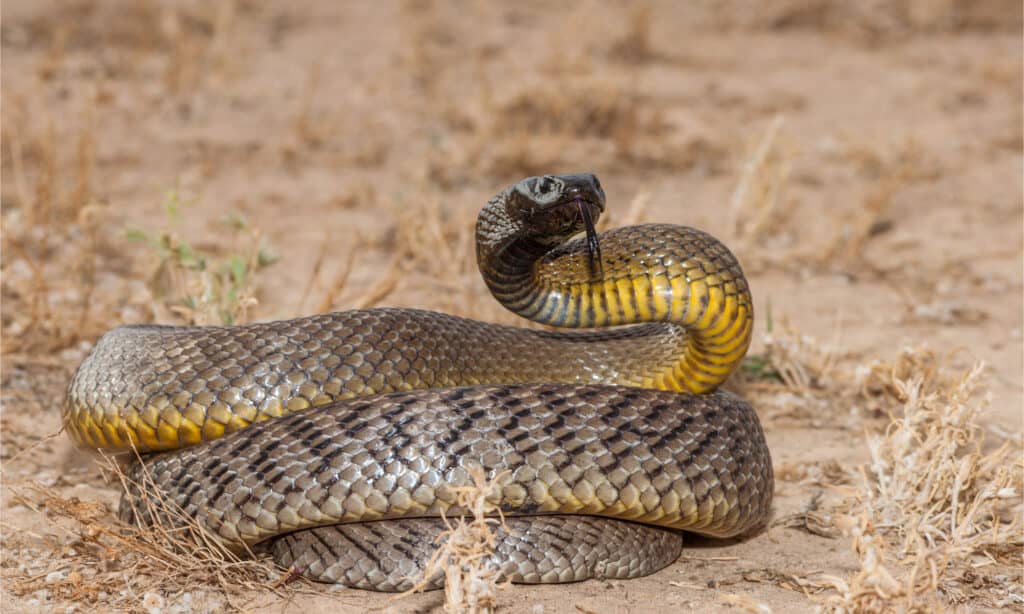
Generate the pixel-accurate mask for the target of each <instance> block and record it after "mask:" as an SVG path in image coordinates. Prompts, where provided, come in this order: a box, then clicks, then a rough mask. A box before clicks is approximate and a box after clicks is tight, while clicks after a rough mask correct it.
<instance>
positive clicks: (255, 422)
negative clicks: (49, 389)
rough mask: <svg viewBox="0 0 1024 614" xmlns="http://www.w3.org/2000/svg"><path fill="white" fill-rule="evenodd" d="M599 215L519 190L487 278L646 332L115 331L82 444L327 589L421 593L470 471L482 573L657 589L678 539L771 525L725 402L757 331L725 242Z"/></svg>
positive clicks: (494, 240)
mask: <svg viewBox="0 0 1024 614" xmlns="http://www.w3.org/2000/svg"><path fill="white" fill-rule="evenodd" d="M603 209H604V193H603V191H602V190H601V187H600V184H599V183H598V182H597V179H596V177H594V176H593V175H560V176H542V177H531V178H527V179H524V180H522V181H520V182H519V183H517V184H515V185H513V186H511V187H509V188H507V189H506V190H504V191H503V192H501V193H500V194H498V195H497V196H496V197H495V198H493V199H491V201H490V202H488V204H487V205H486V207H485V208H484V209H483V211H482V212H481V214H480V217H479V220H478V223H477V246H478V247H477V257H478V263H479V265H480V270H481V272H482V274H483V276H484V279H485V281H486V283H487V285H488V287H489V288H490V289H491V292H492V293H493V294H494V296H495V297H496V298H497V299H498V300H499V301H501V302H502V303H503V304H504V305H505V306H507V307H508V308H510V309H512V310H513V311H515V312H516V313H519V314H521V315H523V316H525V317H528V318H531V319H533V320H534V321H537V322H542V323H546V324H553V325H556V326H563V327H588V328H589V327H605V326H618V325H624V324H635V325H634V326H626V327H619V328H613V329H605V330H599V331H580V332H572V333H570V332H552V331H540V330H528V329H519V328H514V327H507V326H499V325H493V324H487V323H483V322H478V321H474V320H467V319H463V318H457V317H454V316H449V315H444V314H439V313H434V312H428V311H419V310H413V309H371V310H361V311H350V312H342V313H333V314H327V315H318V316H312V317H307V318H301V319H296V320H289V321H279V322H270V323H261V324H250V325H245V326H237V327H203V328H196V327H165V326H127V327H121V328H117V329H114V330H113V331H111V332H109V333H107V334H106V335H105V336H104V337H103V338H102V339H101V340H100V341H99V342H98V344H97V345H96V348H95V349H94V350H93V352H92V354H90V356H89V357H88V358H86V360H85V361H84V362H83V363H82V365H81V366H80V367H79V369H78V370H77V371H76V373H75V375H74V377H73V379H72V381H71V384H70V387H69V390H68V395H67V399H66V402H65V408H64V413H65V423H66V425H67V428H68V430H69V432H70V434H71V436H72V437H73V438H74V439H75V440H76V441H77V442H78V443H79V444H81V445H83V446H90V447H98V448H104V449H110V450H117V451H124V450H130V449H132V448H135V449H137V450H139V451H140V452H146V453H150V452H152V453H154V454H146V455H145V456H144V457H143V463H137V464H136V465H135V466H134V468H133V474H134V475H135V477H136V478H140V479H138V480H137V481H138V482H140V483H141V482H143V480H141V476H142V475H143V474H145V475H146V477H147V480H146V481H145V483H146V484H147V485H148V487H149V488H156V489H158V490H159V491H160V494H161V496H162V498H163V499H165V500H167V501H170V502H172V503H173V504H175V505H176V506H178V507H180V509H181V510H182V511H183V512H184V513H185V514H187V515H188V516H190V517H192V518H193V519H194V520H195V521H197V522H199V523H200V524H201V525H203V526H204V527H205V528H207V529H208V530H209V531H210V532H212V533H214V534H216V535H218V536H219V537H220V538H222V539H223V540H224V541H225V543H227V544H229V545H230V546H232V547H234V548H236V549H238V550H244V549H246V548H248V547H249V546H253V545H256V544H263V543H268V544H269V549H270V550H271V551H272V552H273V554H274V556H275V558H276V559H277V560H278V562H279V563H281V564H282V565H284V566H292V567H293V568H295V569H299V570H302V571H303V572H304V573H305V574H306V575H307V576H309V577H311V578H313V579H317V580H322V581H330V582H338V583H342V584H346V585H349V586H356V587H360V588H369V589H374V590H404V589H405V588H408V586H410V580H409V578H410V577H411V576H415V575H416V573H417V571H418V570H419V569H420V568H421V567H422V565H423V564H424V562H425V561H426V559H427V558H429V556H430V553H431V550H432V549H433V548H434V547H436V546H434V545H432V541H433V540H432V538H433V536H434V535H436V534H437V533H438V532H439V531H440V530H441V529H442V528H443V524H442V523H441V521H440V520H439V519H438V518H437V517H438V516H439V515H440V514H442V513H445V514H448V515H452V514H458V513H460V512H463V511H465V510H459V509H457V508H456V507H454V495H453V492H452V487H456V486H463V485H468V484H469V483H470V482H471V480H470V468H472V467H474V466H478V467H482V468H483V469H484V470H485V471H486V472H487V474H488V475H489V476H492V477H493V476H496V475H502V476H503V478H502V480H503V481H502V482H501V488H500V491H501V492H500V497H498V498H496V499H495V502H496V503H497V504H498V507H499V508H500V509H501V510H503V511H504V512H505V513H507V514H509V515H510V517H509V519H508V524H507V525H506V526H507V530H506V528H501V529H499V536H498V537H499V539H498V543H497V546H496V552H495V554H494V555H493V557H492V560H493V562H494V564H495V565H497V566H499V567H500V569H501V570H502V573H503V574H504V575H505V577H507V578H509V579H512V580H513V581H522V582H557V581H567V580H580V579H585V578H588V577H595V576H598V577H634V576H638V575H644V574H646V573H651V572H652V571H655V570H657V569H659V568H661V567H663V566H665V565H667V564H669V563H671V562H672V561H673V560H675V558H677V556H678V554H679V548H680V547H681V543H682V541H681V537H680V534H679V532H678V530H680V529H681V530H687V531H693V532H697V533H701V534H705V535H710V536H717V537H728V536H733V535H738V534H741V533H744V532H746V531H748V530H749V529H751V528H753V527H755V526H757V525H759V524H761V523H762V522H763V521H764V520H765V518H766V516H767V513H768V509H769V506H770V503H771V496H772V488H773V479H772V469H771V459H770V456H769V453H768V448H767V445H766V443H765V440H764V436H763V433H762V431H761V426H760V423H759V422H758V419H757V416H756V414H755V413H754V412H753V410H752V409H751V408H750V407H749V405H747V404H746V403H745V402H744V401H742V400H741V399H739V398H738V397H736V396H734V395H732V394H729V393H725V392H715V391H714V390H715V388H716V387H717V386H718V385H719V384H720V383H721V382H722V381H723V380H724V379H725V378H726V377H727V376H728V375H729V373H730V372H731V371H732V370H733V369H734V368H735V367H736V365H737V364H738V363H739V361H740V360H741V359H742V357H743V355H744V353H745V352H746V349H747V347H748V345H749V342H750V336H751V326H752V321H753V313H752V307H751V299H750V294H749V291H748V288H747V283H746V280H745V278H744V277H743V274H742V271H741V270H740V267H739V264H738V263H737V262H736V259H735V258H734V257H733V255H732V254H731V253H730V252H729V251H728V250H727V249H726V248H725V247H724V246H723V245H722V244H721V243H719V242H718V241H717V240H715V239H714V238H712V237H710V236H709V235H707V234H705V233H703V232H700V231H697V230H694V229H691V228H687V227H682V226H671V225H644V226H631V227H627V228H620V229H616V230H611V231H607V232H605V233H603V234H601V235H600V236H598V235H596V233H594V231H593V223H594V221H595V220H596V219H597V217H598V216H599V215H600V214H601V212H602V211H603ZM582 230H586V231H587V237H586V239H585V240H574V241H572V240H569V239H570V238H571V237H572V236H573V235H575V234H578V233H579V232H581V231H582ZM652 389H657V390H652ZM179 448H183V449H179ZM141 496H142V493H141V492H139V490H138V487H130V488H129V491H128V492H127V493H126V495H125V497H124V498H123V499H122V504H121V514H122V516H123V517H125V518H129V519H130V518H133V517H135V518H136V520H140V521H145V520H147V518H144V517H143V516H145V515H144V514H141V513H140V512H139V509H140V505H139V498H140V497H141ZM150 520H151V519H150ZM438 581H439V580H438V579H436V578H435V579H434V583H435V584H436V583H437V582H438Z"/></svg>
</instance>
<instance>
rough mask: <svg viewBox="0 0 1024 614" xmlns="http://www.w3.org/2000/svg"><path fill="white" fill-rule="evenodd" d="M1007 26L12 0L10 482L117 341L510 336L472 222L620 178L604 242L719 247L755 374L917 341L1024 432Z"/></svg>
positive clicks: (754, 14) (791, 14)
mask: <svg viewBox="0 0 1024 614" xmlns="http://www.w3.org/2000/svg"><path fill="white" fill-rule="evenodd" d="M1021 10H1022V8H1021V3H1020V2H1019V1H1017V0H977V1H969V0H892V1H888V2H885V1H874V0H872V1H869V2H844V1H841V0H802V1H797V0H780V1H775V2H758V1H754V0H724V1H710V0H698V1H693V2H671V1H656V0H652V1H644V2H613V1H608V2H597V1H580V2H556V3H551V2H539V1H533V0H525V1H522V2H516V3H492V2H483V1H469V0H467V1H464V2H441V1H430V0H406V1H401V2H380V3H355V2H352V3H342V2H327V1H324V2H315V1H307V2H295V3H264V2H253V1H249V0H207V1H181V2H157V1H154V0H141V1H138V2H127V1H126V2H102V1H85V0H62V1H17V0H7V1H6V2H4V3H3V19H2V22H3V23H2V31H0V33H2V53H3V84H2V148H0V156H2V173H3V182H2V191H0V198H2V202H0V204H2V216H3V217H2V224H3V239H2V240H3V245H2V249H3V258H2V300H3V311H2V333H3V348H2V351H3V360H4V363H3V365H4V375H3V384H4V387H5V389H6V390H5V393H4V394H5V397H4V398H5V404H6V405H7V409H5V411H6V412H7V413H6V414H5V415H4V420H5V425H4V434H3V437H4V443H5V446H6V449H7V450H8V452H7V454H8V456H5V458H9V455H10V454H13V453H14V452H16V451H18V450H21V449H24V448H26V447H28V446H30V445H33V442H36V441H38V440H39V438H40V437H41V435H42V434H43V433H40V432H39V431H40V428H39V425H40V424H44V425H47V426H50V427H53V428H52V429H50V430H46V432H51V431H53V430H57V429H58V428H59V420H58V419H57V417H56V416H57V414H56V408H57V407H59V403H60V398H61V395H62V394H63V389H64V386H65V385H66V382H67V379H68V377H69V376H70V373H71V371H72V370H73V368H74V367H75V365H76V364H77V363H78V362H79V361H80V360H81V359H82V358H83V357H84V356H85V354H86V353H87V352H88V350H89V349H90V348H91V346H92V344H93V343H94V341H95V339H96V338H97V337H98V336H99V335H100V334H102V333H103V332H104V331H105V330H107V329H109V328H111V327H113V326H115V325H118V324H122V323H136V322H160V323H181V324H221V323H239V322H243V321H247V320H253V319H272V318H285V317H294V316H298V315H304V314H310V313H317V312H325V311H329V310H336V309H349V308H354V307H367V306H371V305H400V306H416V307H421V308H431V309H438V310H443V311H447V312H451V313H457V314H461V315H466V316H470V317H477V318H483V319H488V320H493V321H502V322H506V323H515V322H516V319H515V318H514V317H513V316H511V315H508V314H505V313H503V312H502V311H501V308H500V307H498V306H496V305H494V304H493V301H492V299H491V298H490V297H489V295H488V294H487V291H486V288H485V287H484V286H483V283H482V282H481V281H480V280H479V279H478V274H477V272H476V269H475V261H474V253H473V247H472V229H473V223H474V219H475V215H476V212H477V211H478V210H479V208H480V207H481V206H482V204H483V203H484V202H486V200H487V199H488V198H489V197H490V196H492V195H493V194H495V193H497V192H498V191H499V190H501V189H502V188H504V187H505V186H507V185H508V184H510V183H513V182H515V181H517V180H518V179H520V178H522V177H524V176H527V175H531V174H538V173H558V172H573V171H588V172H593V173H596V174H597V175H598V176H599V177H600V178H601V181H602V183H603V185H604V186H605V189H606V191H607V194H608V213H607V215H606V219H604V220H602V224H603V225H605V226H608V225H619V224H628V223H636V222H668V223H678V224H687V225H691V226H696V227H700V228H703V229H705V230H708V231H710V232H711V233H712V234H715V235H716V236H718V237H719V238H721V239H722V240H724V241H725V242H726V243H727V244H728V245H729V246H730V247H731V248H732V249H733V251H734V252H735V253H736V254H737V256H738V257H739V258H740V261H741V262H742V264H743V266H744V268H745V269H746V271H747V273H748V275H749V276H750V278H751V283H752V287H753V291H754V295H755V300H756V303H755V306H756V309H757V312H758V324H757V333H756V334H757V341H756V342H755V346H754V349H753V352H755V353H756V354H761V353H763V352H765V351H766V348H768V349H770V348H771V347H775V349H776V350H778V347H777V346H772V344H773V343H776V342H777V337H778V336H779V334H780V332H781V331H783V330H788V331H796V333H795V337H794V339H797V340H798V341H799V340H800V339H805V337H802V336H801V335H806V338H815V339H819V340H828V342H829V344H830V345H828V348H829V349H828V350H827V351H825V350H822V351H820V352H819V354H818V356H819V357H820V356H825V358H824V359H822V360H823V361H824V362H825V363H827V364H829V365H834V364H835V363H836V361H837V360H839V358H837V357H842V359H844V360H848V361H853V362H857V361H859V362H860V363H865V364H872V362H871V361H873V360H889V359H892V357H894V356H896V355H897V354H898V353H899V352H900V350H901V349H902V348H905V347H911V346H915V347H916V346H917V345H919V344H921V343H924V342H927V343H928V344H929V347H930V348H932V351H934V352H935V353H936V354H939V355H943V356H950V357H951V358H950V360H952V361H953V362H954V363H956V364H958V365H960V366H965V365H969V364H971V363H973V362H974V361H977V360H984V361H986V362H987V364H988V365H989V366H990V368H991V370H992V373H993V374H994V375H993V377H992V384H991V386H992V390H993V391H994V392H995V395H996V396H995V398H996V401H995V404H994V405H995V411H994V412H993V414H992V415H993V417H992V418H991V420H992V424H993V427H992V428H993V429H995V430H997V431H998V432H1001V433H1004V434H1006V433H1015V432H1018V430H1019V428H1020V415H1019V409H1020V407H1021V403H1022V402H1024V401H1022V389H1021V373H1022V369H1024V365H1022V352H1021V314H1022V310H1024V306H1022V277H1024V272H1022V269H1021V266H1022V263H1021V253H1022V249H1024V243H1022V223H1024V204H1022V199H1021V164H1022V80H1021V70H1022V58H1021V54H1022V43H1021V28H1022V18H1021ZM794 351H796V350H794ZM800 351H803V352H808V351H810V350H808V349H807V347H804V346H800ZM823 364H824V363H823ZM819 366H821V365H819ZM753 368H754V370H755V371H756V370H757V368H758V367H757V366H756V365H754V367H753ZM808 373H810V374H809V375H808ZM815 373H817V371H815V370H814V369H810V368H805V369H804V374H803V375H799V374H798V375H797V376H792V377H796V379H797V380H799V381H796V384H797V385H800V386H805V387H808V388H813V387H814V386H821V385H822V384H821V382H822V381H824V379H821V378H819V379H815ZM822 390H824V388H822ZM822 396H824V392H823V393H822ZM788 398H789V397H786V399H788ZM777 401H778V404H779V406H780V407H781V406H782V405H784V404H785V402H787V401H786V400H785V399H782V398H781V397H780V399H777ZM872 407H874V410H872ZM12 408H13V409H12ZM35 408H40V410H41V411H42V412H43V415H45V416H46V418H45V419H43V422H42V423H40V422H38V418H34V417H32V418H30V417H29V416H37V415H38V414H35V413H29V411H30V409H31V410H32V411H33V412H34V411H35ZM856 411H857V412H862V413H865V414H866V413H870V412H871V411H878V412H880V411H881V410H880V409H878V408H877V407H875V406H873V405H871V403H866V404H864V403H862V404H861V405H859V406H858V409H857V410H856ZM19 412H23V413H19ZM858 415H860V414H858ZM801 416H802V417H801V418H800V420H804V422H800V420H798V421H797V422H799V424H798V425H797V426H799V427H801V428H803V427H807V426H808V425H812V424H816V423H815V419H814V418H812V417H808V416H809V415H808V416H803V415H801ZM790 417H792V416H790ZM794 428H795V427H794ZM769 430H770V436H771V437H778V436H779V433H780V431H774V434H773V433H772V432H771V429H769ZM857 432H858V433H859V432H860V431H859V428H858V430H857ZM800 436H801V435H799V434H797V435H793V437H795V438H796V440H799V438H800ZM802 436H804V437H806V438H807V441H808V442H811V443H814V444H821V445H829V444H827V438H826V439H824V440H822V439H820V435H817V434H815V431H813V430H808V431H806V432H804V434H803V435H802ZM848 438H849V434H848V433H846V434H843V433H839V434H837V435H835V441H836V442H843V441H847V440H848ZM791 441H792V440H791ZM823 441H825V442H826V443H822V442H823ZM783 447H784V446H783ZM57 452H59V450H57V451H55V452H54V453H55V454H56V453H57ZM780 458H781V459H782V460H783V461H785V460H787V453H786V452H784V451H783V452H782V453H781V456H780ZM788 460H790V461H793V462H796V461H799V460H801V457H799V456H795V457H792V458H789V459H788ZM38 470H41V469H39V468H38V467H34V466H28V467H26V468H23V472H24V473H26V474H30V473H32V472H33V471H38ZM794 505H796V504H794ZM828 552H831V551H828ZM832 556H833V555H832V554H828V555H826V556H824V557H823V558H822V560H823V561H827V560H829V558H830V557H832ZM794 598H795V597H794ZM783 602H784V601H783Z"/></svg>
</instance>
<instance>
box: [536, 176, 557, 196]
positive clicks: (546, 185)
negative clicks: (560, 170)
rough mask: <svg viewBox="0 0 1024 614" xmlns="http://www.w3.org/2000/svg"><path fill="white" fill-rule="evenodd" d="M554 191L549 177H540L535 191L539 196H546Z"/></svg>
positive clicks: (553, 183) (553, 185)
mask: <svg viewBox="0 0 1024 614" xmlns="http://www.w3.org/2000/svg"><path fill="white" fill-rule="evenodd" d="M554 189H555V182H554V180H552V179H551V177H542V178H541V180H540V182H539V183H538V184H537V191H538V192H539V193H541V194H548V193H549V192H551V191H552V190H554Z"/></svg>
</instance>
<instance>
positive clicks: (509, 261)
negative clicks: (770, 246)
mask: <svg viewBox="0 0 1024 614" xmlns="http://www.w3.org/2000/svg"><path fill="white" fill-rule="evenodd" d="M492 236H494V235H493V234H492ZM480 238H481V237H480V233H479V227H478V246H479V247H478V253H477V255H478V262H479V265H480V271H481V274H482V275H483V278H484V281H485V282H486V284H487V286H488V288H489V289H490V291H491V293H492V294H493V295H494V297H495V298H496V299H497V300H498V301H499V302H501V303H502V304H503V305H504V306H505V307H506V308H507V309H509V310H511V311H513V312H514V313H516V314H518V315H521V316H523V317H525V318H528V319H530V320H533V321H534V322H539V323H542V324H548V325H552V326H558V327H568V328H594V327H609V326H621V325H629V324H642V323H652V322H660V323H666V324H667V326H665V327H664V328H663V329H662V330H663V331H664V332H663V337H667V338H668V339H667V340H665V339H663V340H662V343H661V346H660V347H661V348H662V349H660V350H659V351H655V350H653V349H652V351H651V356H640V357H637V360H635V361H634V362H635V363H636V364H637V367H636V368H635V369H634V370H632V371H630V370H628V369H627V370H626V371H620V372H618V375H617V380H618V383H623V384H630V385H638V386H643V387H651V388H659V389H666V390H677V391H688V392H694V393H706V392H709V391H711V390H714V389H715V388H717V387H718V386H719V385H720V384H721V383H722V382H724V381H725V379H726V378H727V377H728V376H729V374H730V373H732V371H733V370H734V369H735V368H736V367H737V366H738V365H739V363H740V361H741V360H742V358H743V356H744V355H745V354H746V351H747V348H748V347H749V345H750V340H751V336H752V328H753V306H752V300H751V296H750V291H749V288H748V286H747V282H746V279H745V277H744V276H743V272H742V270H741V269H740V266H739V263H738V262H737V261H736V258H735V257H734V256H733V255H732V253H730V252H729V250H728V249H727V248H726V247H725V246H724V245H723V244H722V243H721V242H719V241H718V240H717V239H715V238H713V237H711V236H710V235H708V234H706V233H703V232H701V231H698V230H695V229H692V228H687V227H683V226H674V225H646V226H632V227H628V228H620V229H615V230H612V231H608V232H605V233H602V234H601V235H600V236H599V240H600V245H601V252H602V257H601V263H600V268H599V270H601V271H602V274H601V276H600V278H595V276H594V268H595V267H594V266H593V263H592V261H591V258H592V257H593V255H592V254H591V253H590V252H589V251H588V249H587V246H586V243H585V242H584V241H582V240H575V241H570V242H568V243H565V244H563V245H558V246H551V245H547V244H545V243H544V242H541V241H538V240H536V239H531V238H505V239H503V240H495V241H491V242H489V243H488V242H487V241H480ZM590 342H591V343H593V342H594V341H593V340H591V341H590ZM616 342H617V340H616V339H615V337H614V336H613V335H610V336H607V337H605V339H604V340H603V341H599V343H606V344H614V343H616ZM666 345H667V347H669V348H671V349H670V350H669V351H665V350H664V349H663V348H664V347H666ZM589 357H590V358H592V359H593V360H594V361H595V362H598V361H601V360H603V359H604V358H605V357H604V356H603V355H602V353H601V352H592V353H591V354H590V356H589ZM594 369H595V371H596V370H597V365H594Z"/></svg>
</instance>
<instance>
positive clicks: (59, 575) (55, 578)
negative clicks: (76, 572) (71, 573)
mask: <svg viewBox="0 0 1024 614" xmlns="http://www.w3.org/2000/svg"><path fill="white" fill-rule="evenodd" d="M66 577H68V573H67V572H66V571H61V570H58V571H51V572H50V573H48V574H46V583H47V584H54V583H56V582H60V581H61V580H63V579H64V578H66Z"/></svg>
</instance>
